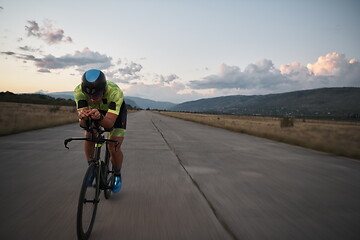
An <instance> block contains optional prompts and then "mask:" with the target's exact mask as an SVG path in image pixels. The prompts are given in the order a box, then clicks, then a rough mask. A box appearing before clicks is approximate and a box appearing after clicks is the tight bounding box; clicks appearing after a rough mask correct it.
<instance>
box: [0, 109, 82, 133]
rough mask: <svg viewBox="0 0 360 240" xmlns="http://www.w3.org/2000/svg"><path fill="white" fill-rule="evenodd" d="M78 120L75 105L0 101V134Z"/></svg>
mask: <svg viewBox="0 0 360 240" xmlns="http://www.w3.org/2000/svg"><path fill="white" fill-rule="evenodd" d="M77 121H78V118H77V114H76V109H75V107H69V106H52V105H40V104H26V103H11V102H0V136H2V135H9V134H14V133H19V132H24V131H29V130H35V129H40V128H47V127H53V126H57V125H63V124H67V123H75V122H77Z"/></svg>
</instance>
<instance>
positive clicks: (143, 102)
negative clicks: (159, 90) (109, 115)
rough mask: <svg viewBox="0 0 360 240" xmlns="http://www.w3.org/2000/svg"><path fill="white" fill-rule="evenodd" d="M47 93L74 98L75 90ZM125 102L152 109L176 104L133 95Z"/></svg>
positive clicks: (160, 108) (167, 107) (133, 105)
mask: <svg viewBox="0 0 360 240" xmlns="http://www.w3.org/2000/svg"><path fill="white" fill-rule="evenodd" d="M47 95H49V96H51V97H54V98H65V99H74V92H72V91H67V92H54V93H47ZM125 102H126V104H127V105H130V106H132V107H133V108H141V109H148V108H150V109H159V110H167V109H169V108H171V107H173V106H175V105H176V104H174V103H171V102H158V101H153V100H150V99H145V98H139V97H131V96H125Z"/></svg>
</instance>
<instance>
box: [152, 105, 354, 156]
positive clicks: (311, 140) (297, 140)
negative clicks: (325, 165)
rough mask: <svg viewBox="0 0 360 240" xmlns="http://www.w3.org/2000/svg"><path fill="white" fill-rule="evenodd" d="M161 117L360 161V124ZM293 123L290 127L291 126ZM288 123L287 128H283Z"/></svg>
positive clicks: (178, 115) (190, 115) (176, 114)
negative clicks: (223, 129) (191, 122)
mask: <svg viewBox="0 0 360 240" xmlns="http://www.w3.org/2000/svg"><path fill="white" fill-rule="evenodd" d="M159 113H161V114H164V115H168V116H172V117H176V118H181V119H184V120H189V121H193V122H198V123H202V124H206V125H210V126H214V127H219V128H225V129H228V130H231V131H236V132H240V133H245V134H249V135H254V136H258V137H263V138H268V139H272V140H276V141H280V142H284V143H288V144H293V145H298V146H302V147H306V148H311V149H314V150H319V151H323V152H328V153H333V154H336V155H341V156H346V157H350V158H357V159H360V123H359V122H342V121H319V120H302V119H291V120H289V119H284V118H272V117H258V116H230V115H212V114H195V113H182V112H165V111H160V112H159ZM289 121H290V124H289V123H288V122H289ZM284 122H286V124H284Z"/></svg>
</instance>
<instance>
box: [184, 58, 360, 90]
mask: <svg viewBox="0 0 360 240" xmlns="http://www.w3.org/2000/svg"><path fill="white" fill-rule="evenodd" d="M189 86H190V87H191V88H194V89H212V88H213V89H240V90H246V89H252V90H253V92H254V93H256V92H264V90H265V91H269V92H280V91H292V90H301V89H309V88H319V87H345V86H353V87H356V86H357V87H359V86H360V63H359V62H358V61H357V60H356V59H351V60H348V59H347V58H346V56H345V55H344V54H338V53H330V54H327V55H325V56H321V57H319V58H318V60H317V61H316V62H315V63H309V64H307V66H302V65H301V64H300V63H298V62H293V63H290V64H282V65H280V67H279V69H276V68H275V67H274V64H273V63H272V61H271V60H268V59H264V60H262V61H259V62H257V63H255V64H249V65H248V66H247V67H246V68H245V70H244V71H241V70H240V68H239V67H238V66H228V65H226V64H221V66H220V71H219V73H218V74H213V75H209V76H206V77H204V78H203V79H201V80H194V81H190V83H189Z"/></svg>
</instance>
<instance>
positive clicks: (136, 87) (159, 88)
mask: <svg viewBox="0 0 360 240" xmlns="http://www.w3.org/2000/svg"><path fill="white" fill-rule="evenodd" d="M119 86H120V87H121V85H119ZM183 89H185V85H184V84H182V83H176V82H172V83H171V84H169V85H164V84H162V83H156V84H145V83H142V82H137V83H132V84H131V85H130V87H128V88H126V89H125V90H124V92H125V95H127V96H137V97H142V98H148V99H152V100H155V101H169V100H170V99H171V101H172V102H174V103H180V102H184V101H187V100H188V99H196V97H195V98H194V93H185V94H180V93H179V92H180V91H181V90H183ZM195 95H196V96H197V97H198V98H199V97H200V94H197V93H195Z"/></svg>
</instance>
